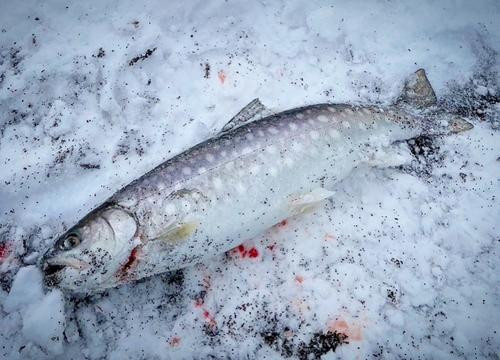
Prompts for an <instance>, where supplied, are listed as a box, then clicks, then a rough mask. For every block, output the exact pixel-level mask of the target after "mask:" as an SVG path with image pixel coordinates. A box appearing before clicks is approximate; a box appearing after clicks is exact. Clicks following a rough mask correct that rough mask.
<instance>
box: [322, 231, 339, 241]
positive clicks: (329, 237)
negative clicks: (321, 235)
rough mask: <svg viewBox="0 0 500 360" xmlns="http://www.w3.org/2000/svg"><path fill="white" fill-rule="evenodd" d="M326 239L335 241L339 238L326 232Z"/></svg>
mask: <svg viewBox="0 0 500 360" xmlns="http://www.w3.org/2000/svg"><path fill="white" fill-rule="evenodd" d="M325 240H330V241H335V240H337V237H336V236H335V235H332V234H328V233H326V234H325Z"/></svg>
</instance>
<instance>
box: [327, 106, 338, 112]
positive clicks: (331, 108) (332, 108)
mask: <svg viewBox="0 0 500 360" xmlns="http://www.w3.org/2000/svg"><path fill="white" fill-rule="evenodd" d="M327 109H328V111H329V112H331V113H336V112H337V109H335V108H334V107H333V106H328V107H327Z"/></svg>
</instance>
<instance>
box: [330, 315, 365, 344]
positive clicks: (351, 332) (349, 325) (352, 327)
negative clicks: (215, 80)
mask: <svg viewBox="0 0 500 360" xmlns="http://www.w3.org/2000/svg"><path fill="white" fill-rule="evenodd" d="M327 330H328V331H331V332H337V333H338V334H344V335H347V341H361V340H363V336H362V331H363V329H362V326H361V325H359V324H356V323H355V322H354V321H352V320H351V321H349V320H348V321H346V320H344V319H339V320H335V321H333V322H331V323H330V324H329V325H328V328H327Z"/></svg>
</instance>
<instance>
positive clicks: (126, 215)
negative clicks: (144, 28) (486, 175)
mask: <svg viewBox="0 0 500 360" xmlns="http://www.w3.org/2000/svg"><path fill="white" fill-rule="evenodd" d="M424 77H425V73H424ZM425 80H426V79H425ZM431 90H432V89H431ZM407 93H408V91H407ZM407 96H410V95H407ZM231 127H232V128H233V129H231V130H228V131H225V132H224V133H222V134H220V135H218V136H216V137H214V138H212V139H209V140H206V141H204V142H202V143H200V144H198V145H196V146H194V147H193V148H191V149H189V150H187V151H185V152H183V153H181V154H179V155H177V156H175V157H174V158H172V159H170V160H167V161H166V162H165V163H163V164H161V165H159V166H158V167H156V168H155V169H153V170H152V171H150V172H148V173H147V174H145V175H144V176H142V177H141V178H139V179H137V180H135V181H133V182H132V183H131V184H129V185H127V186H126V187H124V188H123V189H121V190H120V191H118V192H117V193H116V194H115V195H113V196H112V197H111V198H110V199H108V200H107V201H106V202H105V203H104V204H103V205H101V206H100V207H98V208H97V209H95V210H93V211H92V212H91V213H90V214H89V215H87V216H86V217H85V218H84V219H82V220H81V221H80V222H79V223H78V224H76V225H75V226H74V227H73V228H71V229H70V230H68V231H67V232H66V233H65V234H63V235H62V236H61V237H60V238H59V239H58V240H57V241H56V243H55V245H54V247H53V248H51V249H49V251H48V252H47V253H46V255H45V256H44V258H43V260H42V269H43V270H44V271H45V280H46V283H47V284H49V285H55V286H58V287H60V288H61V289H63V290H67V291H69V292H79V293H89V292H93V291H100V290H103V289H106V288H110V287H114V286H117V285H119V284H121V283H124V282H128V281H133V280H136V279H140V278H143V277H147V276H151V275H154V274H158V273H163V272H167V271H172V270H176V269H180V268H183V267H186V266H189V265H192V264H195V263H198V262H202V261H205V260H207V259H209V258H211V257H213V256H215V255H217V254H220V253H223V252H225V251H227V250H229V249H231V248H233V247H235V246H237V245H238V244H241V243H242V242H243V241H245V240H246V239H249V238H251V237H254V236H256V235H258V234H260V233H261V232H263V231H264V230H266V229H268V228H269V227H271V226H273V225H274V224H276V223H279V222H280V221H282V220H283V219H286V218H288V217H290V216H293V215H296V214H300V213H301V212H303V211H306V210H307V209H309V208H311V207H313V206H315V205H316V204H318V203H321V202H322V201H324V200H325V199H327V198H328V197H330V196H331V195H333V188H334V185H335V184H336V183H337V182H339V181H340V180H342V179H344V178H345V177H346V176H347V175H348V174H349V173H350V172H351V171H352V170H353V169H355V168H356V167H358V166H360V165H362V164H366V163H370V162H371V161H373V160H374V158H375V157H376V153H377V151H379V150H380V149H383V148H385V147H388V146H390V145H391V144H393V143H394V142H396V141H401V140H407V139H410V138H413V137H415V136H418V135H420V134H422V132H423V131H424V128H425V127H426V120H425V116H422V115H419V112H418V111H414V107H411V106H410V107H409V106H406V105H398V106H394V107H387V108H382V107H376V106H367V107H357V106H352V105H346V104H337V105H335V104H320V105H312V106H306V107H302V108H298V109H293V110H289V111H285V112H282V113H279V114H275V115H272V116H268V117H266V118H263V119H261V120H257V121H253V122H249V123H246V124H244V125H240V126H231Z"/></svg>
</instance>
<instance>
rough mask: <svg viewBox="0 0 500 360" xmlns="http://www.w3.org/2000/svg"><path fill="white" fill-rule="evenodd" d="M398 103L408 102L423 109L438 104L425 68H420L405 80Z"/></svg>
mask: <svg viewBox="0 0 500 360" xmlns="http://www.w3.org/2000/svg"><path fill="white" fill-rule="evenodd" d="M397 103H406V104H408V105H411V106H413V107H416V108H419V109H423V108H429V107H431V106H435V105H436V104H437V98H436V93H435V92H434V90H433V89H432V86H431V84H430V82H429V80H428V79H427V75H426V74H425V70H424V69H418V70H417V71H415V73H413V74H412V75H411V76H410V77H409V78H408V79H407V80H406V82H405V87H404V89H403V93H402V94H401V96H400V97H399V98H398V101H397Z"/></svg>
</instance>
